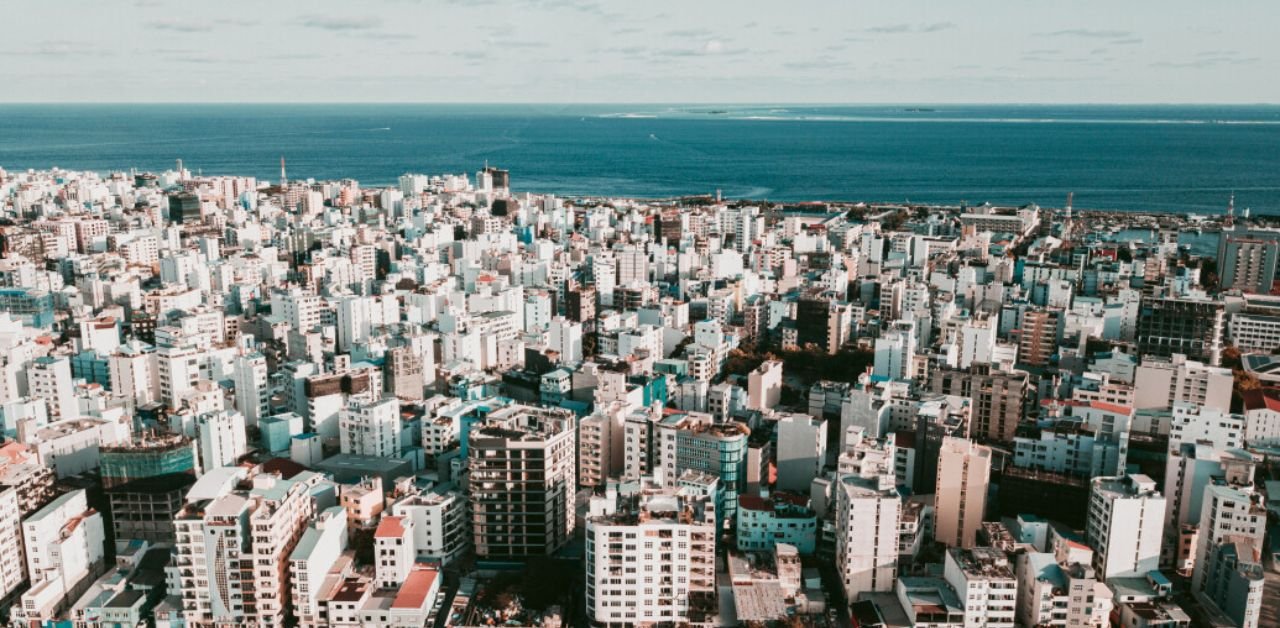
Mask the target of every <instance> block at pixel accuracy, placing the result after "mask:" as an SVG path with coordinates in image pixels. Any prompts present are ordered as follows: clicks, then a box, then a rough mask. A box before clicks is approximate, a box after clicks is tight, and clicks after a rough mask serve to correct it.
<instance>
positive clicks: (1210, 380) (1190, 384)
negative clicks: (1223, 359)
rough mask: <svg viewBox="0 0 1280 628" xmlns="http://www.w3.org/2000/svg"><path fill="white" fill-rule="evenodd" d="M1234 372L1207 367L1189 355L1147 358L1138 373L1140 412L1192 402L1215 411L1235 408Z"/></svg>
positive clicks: (1136, 388) (1135, 378) (1136, 402)
mask: <svg viewBox="0 0 1280 628" xmlns="http://www.w3.org/2000/svg"><path fill="white" fill-rule="evenodd" d="M1232 385H1233V379H1232V375H1231V369H1227V368H1222V367H1218V366H1206V365H1205V364H1204V363H1203V362H1196V361H1194V360H1188V359H1187V356H1185V355H1182V354H1174V355H1172V356H1169V357H1159V356H1152V355H1148V356H1143V358H1142V364H1140V365H1138V367H1137V368H1136V369H1135V370H1134V376H1133V398H1134V403H1133V405H1134V407H1135V408H1137V409H1140V410H1141V409H1147V408H1152V409H1167V408H1172V407H1173V405H1174V404H1175V403H1191V404H1196V405H1200V406H1205V407H1208V408H1212V409H1215V410H1222V411H1226V410H1229V409H1230V408H1231V387H1232Z"/></svg>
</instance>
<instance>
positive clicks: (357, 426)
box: [338, 397, 402, 458]
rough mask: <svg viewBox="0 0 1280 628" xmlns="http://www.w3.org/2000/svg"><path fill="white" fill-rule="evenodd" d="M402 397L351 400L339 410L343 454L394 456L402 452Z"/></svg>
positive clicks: (340, 440) (340, 439) (339, 436)
mask: <svg viewBox="0 0 1280 628" xmlns="http://www.w3.org/2000/svg"><path fill="white" fill-rule="evenodd" d="M401 429H402V426H401V421H400V400H399V399H398V398H396V397H384V398H382V399H381V400H379V401H376V402H373V403H362V402H359V401H356V402H352V403H350V404H348V405H347V407H345V408H343V409H341V410H339V411H338V438H339V446H340V447H341V450H342V453H344V454H356V455H360V456H378V457H380V458H395V457H397V456H399V455H400V431H401Z"/></svg>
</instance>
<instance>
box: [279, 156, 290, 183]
mask: <svg viewBox="0 0 1280 628" xmlns="http://www.w3.org/2000/svg"><path fill="white" fill-rule="evenodd" d="M288 185H289V178H288V177H286V176H285V174H284V155H281V156H280V187H281V188H284V187H287V186H288Z"/></svg>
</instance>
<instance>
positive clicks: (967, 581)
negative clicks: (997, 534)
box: [943, 547, 1018, 628]
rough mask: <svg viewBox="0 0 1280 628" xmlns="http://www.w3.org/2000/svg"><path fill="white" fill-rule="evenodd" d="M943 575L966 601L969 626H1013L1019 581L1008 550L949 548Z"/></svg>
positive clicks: (975, 627)
mask: <svg viewBox="0 0 1280 628" xmlns="http://www.w3.org/2000/svg"><path fill="white" fill-rule="evenodd" d="M943 577H944V578H945V579H946V581H947V584H950V585H951V588H952V589H954V590H955V592H956V595H957V596H958V597H959V598H960V599H961V600H963V601H964V626H965V628H1013V626H1014V622H1015V619H1016V615H1017V596H1018V580H1017V578H1015V577H1014V575H1013V569H1012V568H1011V567H1010V565H1009V559H1008V557H1006V556H1005V554H1004V552H1002V551H1000V550H998V549H995V548H991V547H975V548H971V549H962V548H959V547H952V548H949V549H947V556H946V562H945V563H944V565H943Z"/></svg>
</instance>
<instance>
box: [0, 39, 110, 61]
mask: <svg viewBox="0 0 1280 628" xmlns="http://www.w3.org/2000/svg"><path fill="white" fill-rule="evenodd" d="M113 54H115V53H113V52H112V51H110V50H103V49H101V48H96V47H93V46H86V45H84V44H83V43H80V42H77V41H46V42H42V43H41V44H40V45H38V46H34V47H31V48H21V49H17V50H0V56H6V57H50V58H53V57H78V56H94V57H102V56H111V55H113Z"/></svg>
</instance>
